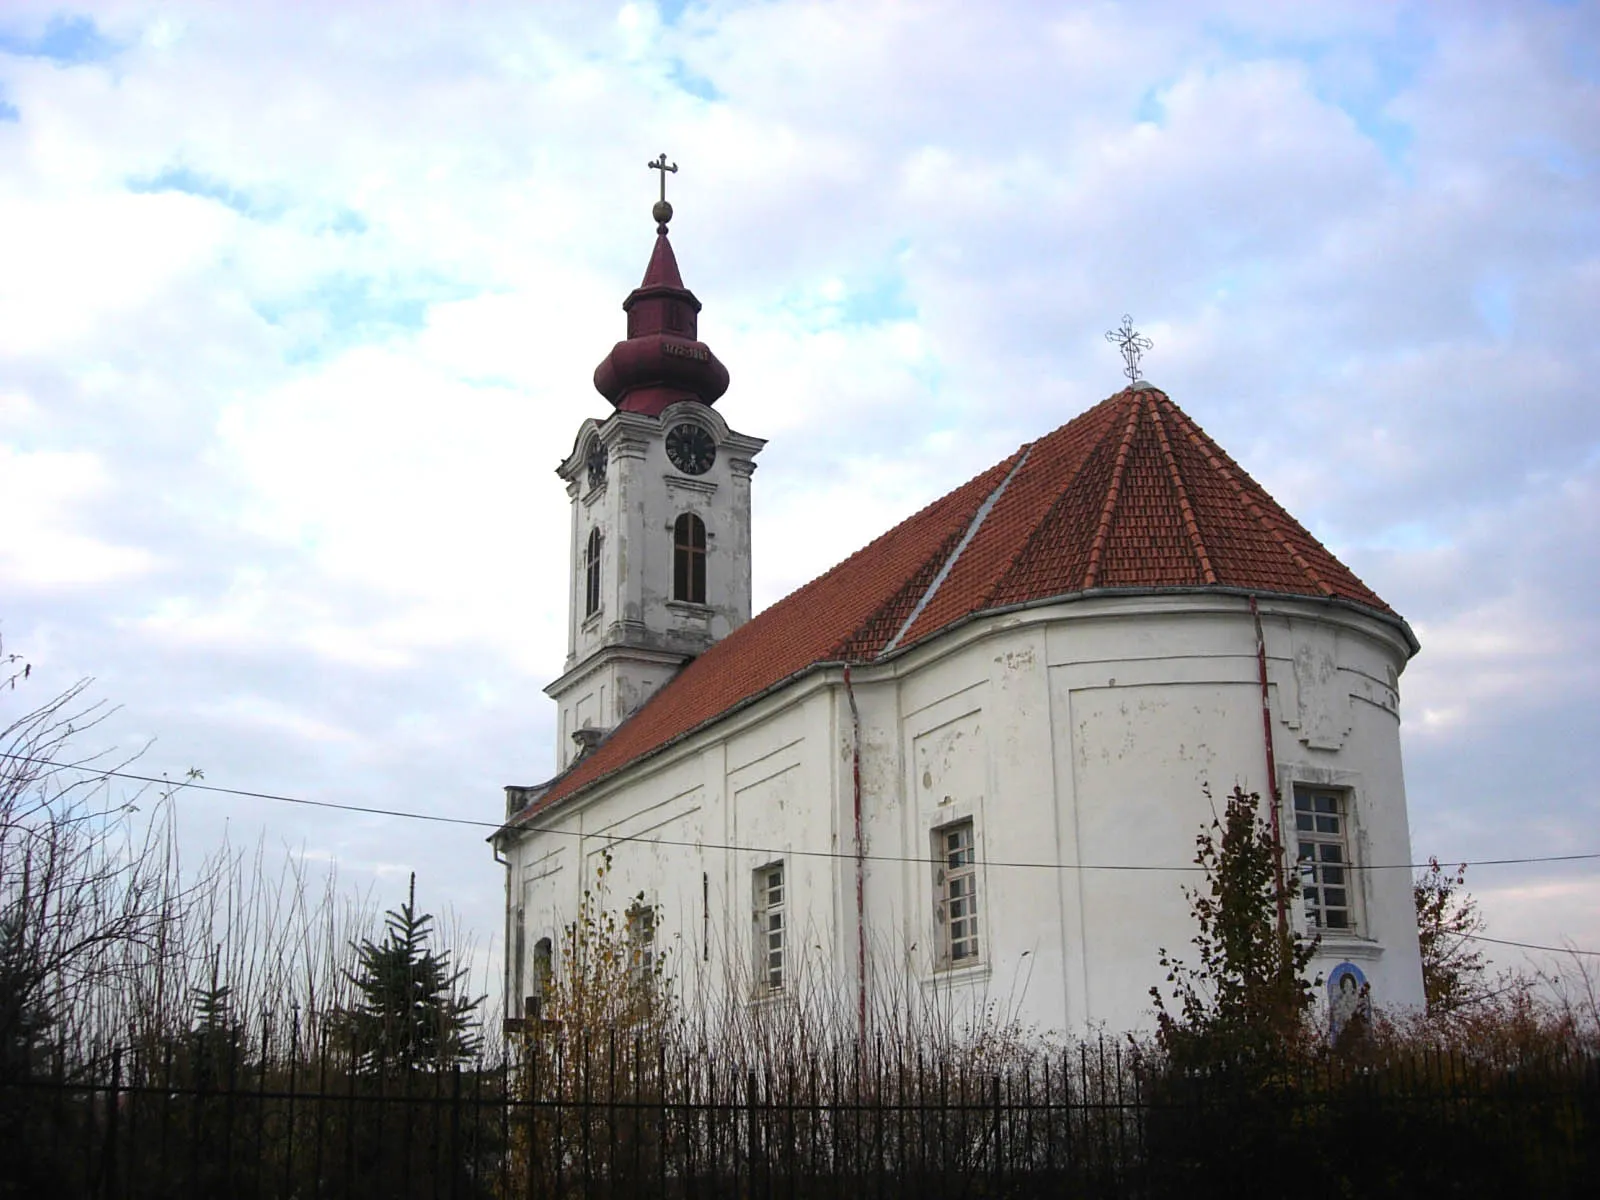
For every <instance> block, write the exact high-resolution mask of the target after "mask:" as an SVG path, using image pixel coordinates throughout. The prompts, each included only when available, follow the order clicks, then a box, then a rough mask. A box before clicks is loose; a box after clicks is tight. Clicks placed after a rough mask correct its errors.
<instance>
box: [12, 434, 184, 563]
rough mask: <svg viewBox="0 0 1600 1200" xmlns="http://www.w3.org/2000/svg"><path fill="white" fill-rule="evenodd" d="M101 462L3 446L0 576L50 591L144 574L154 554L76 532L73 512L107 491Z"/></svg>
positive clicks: (84, 455)
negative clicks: (22, 450) (26, 451)
mask: <svg viewBox="0 0 1600 1200" xmlns="http://www.w3.org/2000/svg"><path fill="white" fill-rule="evenodd" d="M107 482H108V481H107V473H106V469H105V465H104V464H103V463H102V462H101V461H100V460H99V459H98V458H96V457H95V456H94V455H92V454H88V453H83V452H66V453H63V452H51V451H41V452H38V453H32V454H29V453H25V452H21V451H18V450H13V449H11V448H9V447H7V446H5V445H3V444H0V513H3V514H5V515H4V518H3V519H0V576H4V577H5V578H6V579H8V580H9V581H10V582H11V584H12V586H17V587H23V586H25V587H34V588H46V589H53V588H59V587H74V586H83V585H88V584H102V583H110V582H113V581H116V580H121V579H126V578H128V577H130V576H134V575H139V574H142V573H143V572H145V571H148V570H149V569H150V568H151V567H152V566H153V565H154V563H155V556H154V555H152V554H151V553H149V552H148V551H146V550H144V549H142V548H140V547H136V546H119V545H115V544H113V543H111V542H109V541H106V540H103V539H101V538H98V537H96V536H94V535H93V534H90V533H87V532H83V531H81V529H80V527H79V522H78V520H77V519H76V513H75V511H74V510H75V509H76V508H78V507H79V506H81V505H82V504H83V503H84V502H85V501H86V500H89V499H90V498H92V497H94V496H97V495H99V494H101V493H103V492H104V491H105V489H106V487H107Z"/></svg>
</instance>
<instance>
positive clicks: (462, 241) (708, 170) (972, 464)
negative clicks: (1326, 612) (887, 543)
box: [0, 0, 1600, 964]
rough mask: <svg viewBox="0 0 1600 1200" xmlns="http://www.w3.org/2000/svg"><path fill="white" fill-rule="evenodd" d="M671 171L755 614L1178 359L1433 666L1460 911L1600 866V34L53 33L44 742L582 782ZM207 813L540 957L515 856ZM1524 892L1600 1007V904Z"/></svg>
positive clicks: (7, 102) (830, 28) (476, 841)
mask: <svg viewBox="0 0 1600 1200" xmlns="http://www.w3.org/2000/svg"><path fill="white" fill-rule="evenodd" d="M662 151H665V152H666V153H667V154H668V156H669V158H670V159H671V160H673V161H675V162H677V163H678V164H679V165H680V167H681V170H680V171H679V172H678V173H677V174H676V175H673V176H672V177H671V179H670V182H669V195H670V198H671V200H672V202H673V205H674V207H675V208H676V210H677V216H676V217H675V219H674V221H673V227H672V228H673V243H674V246H675V248H676V250H677V255H678V260H679V263H680V265H681V266H682V269H683V273H684V278H685V281H686V282H687V284H688V286H690V287H691V288H693V289H694V290H695V292H696V294H697V295H698V296H699V297H700V299H701V301H702V302H703V303H704V305H705V308H704V311H703V313H702V314H701V319H700V332H701V337H702V338H703V339H704V340H705V341H706V342H708V343H709V344H710V345H711V346H712V347H713V349H714V350H715V351H716V353H717V355H718V356H719V357H720V358H721V360H722V361H723V362H724V363H725V364H727V366H728V368H729V370H730V372H731V374H732V379H733V383H732V387H731V388H730V390H729V392H728V394H727V396H726V397H725V398H724V399H723V400H722V401H720V402H719V405H718V408H719V410H720V411H721V412H722V413H723V415H724V416H725V417H726V418H727V419H728V421H729V422H730V424H732V425H733V426H734V427H735V428H737V429H740V430H742V431H745V432H748V433H751V434H755V435H757V436H761V437H765V438H767V439H769V444H768V446H767V449H766V450H765V451H764V452H763V454H762V456H761V460H760V470H759V472H758V474H757V476H756V478H755V491H754V501H753V504H754V535H753V536H754V546H755V563H754V572H755V603H756V607H757V608H758V609H759V608H761V607H763V606H765V605H767V604H770V603H771V602H772V601H774V600H776V599H778V598H779V597H781V596H783V595H785V594H786V593H787V592H789V591H790V590H792V589H793V588H794V587H796V586H798V585H799V584H801V583H803V582H805V581H806V580H808V579H809V578H811V577H813V576H814V575H816V574H818V573H820V572H821V571H822V570H824V569H826V568H827V567H829V566H831V565H832V564H833V563H834V562H836V561H838V560H839V559H841V558H842V557H844V556H845V555H847V554H848V553H850V552H852V551H853V550H855V549H856V548H858V547H859V546H860V545H862V544H864V543H865V542H866V541H867V540H869V539H870V538H871V537H872V536H874V535H876V534H877V533H879V532H881V531H882V530H884V529H886V528H888V527H889V526H891V525H893V524H894V523H896V522H897V521H898V520H900V519H902V518H903V517H905V516H907V515H909V514H910V513H911V512H913V511H915V510H916V509H918V508H920V507H921V506H922V505H923V504H925V503H927V502H928V501H929V500H931V499H933V498H934V497H936V496H939V495H941V494H943V493H944V492H946V491H948V490H950V489H951V488H953V487H954V486H956V485H957V484H959V483H961V482H963V481H965V480H966V479H968V478H970V477H971V476H972V475H974V474H976V473H977V472H978V471H980V470H982V469H983V468H985V467H987V466H989V465H990V464H991V463H993V462H995V461H997V460H999V459H1000V458H1002V457H1003V456H1004V455H1006V454H1008V453H1010V452H1011V451H1012V450H1013V449H1014V448H1015V447H1016V446H1018V445H1019V444H1021V443H1023V442H1025V441H1029V440H1032V439H1034V438H1037V437H1039V436H1040V435H1042V434H1044V433H1046V432H1048V431H1049V430H1051V429H1054V428H1055V427H1057V426H1059V425H1060V424H1062V423H1063V422H1065V421H1066V420H1068V419H1070V418H1071V417H1072V416H1074V415H1076V414H1077V413H1079V412H1081V411H1083V410H1084V409H1086V408H1088V407H1089V406H1090V405H1092V404H1094V403H1096V402H1097V401H1099V400H1101V399H1103V398H1104V397H1105V396H1107V395H1109V394H1110V393H1112V392H1114V391H1116V390H1117V389H1118V388H1119V387H1120V386H1121V383H1122V380H1121V376H1120V370H1121V366H1122V363H1121V360H1120V359H1119V358H1118V357H1117V354H1116V351H1115V348H1114V347H1112V346H1109V345H1108V344H1107V343H1106V341H1105V339H1104V336H1103V335H1104V333H1105V331H1106V330H1108V329H1110V328H1111V327H1112V326H1114V325H1116V324H1117V323H1118V322H1119V321H1120V320H1121V317H1122V315H1123V314H1124V313H1130V314H1132V316H1133V318H1134V322H1135V324H1136V325H1137V326H1138V327H1139V329H1140V330H1142V331H1143V332H1144V333H1145V334H1147V335H1148V336H1149V337H1150V338H1151V340H1152V341H1153V343H1154V348H1153V349H1152V350H1151V351H1150V352H1149V353H1148V354H1147V355H1146V358H1145V362H1144V370H1143V374H1144V375H1145V377H1146V378H1148V379H1149V380H1150V381H1152V382H1153V383H1155V384H1156V385H1157V386H1159V387H1162V388H1163V389H1164V390H1166V391H1167V392H1168V393H1169V394H1170V395H1171V396H1172V397H1173V399H1174V400H1175V401H1176V402H1177V403H1178V404H1179V405H1181V406H1182V407H1183V408H1184V410H1185V411H1186V412H1187V413H1188V414H1189V415H1190V416H1191V417H1193V418H1194V419H1195V420H1196V421H1198V422H1199V423H1200V424H1201V425H1202V426H1203V427H1204V428H1205V429H1206V430H1207V431H1208V432H1209V433H1210V434H1211V435H1212V436H1213V437H1215V438H1216V439H1217V440H1218V441H1219V442H1220V443H1221V444H1222V445H1223V446H1224V447H1226V448H1227V449H1228V450H1229V452H1230V453H1231V454H1232V455H1233V456H1234V457H1235V458H1236V459H1237V460H1238V461H1239V462H1240V463H1241V464H1242V465H1243V466H1244V467H1245V468H1246V469H1247V470H1249V471H1250V472H1251V473H1252V474H1253V475H1254V476H1255V477H1256V478H1257V479H1258V480H1260V481H1261V482H1262V483H1263V484H1264V485H1265V486H1266V487H1267V489H1268V490H1269V491H1270V492H1271V493H1272V494H1273V495H1274V496H1276V497H1277V499H1278V500H1279V501H1280V502H1282V503H1283V504H1284V505H1285V506H1286V507H1287V508H1288V509H1289V511H1291V512H1292V513H1294V514H1295V515H1296V516H1297V517H1298V518H1299V519H1300V520H1301V521H1302V523H1304V524H1305V525H1306V526H1307V527H1308V528H1310V529H1311V530H1312V531H1313V532H1314V533H1315V534H1316V535H1317V536H1318V537H1319V538H1321V539H1322V540H1323V541H1324V542H1325V543H1326V544H1328V545H1329V546H1330V548H1332V549H1333V550H1334V552H1335V553H1336V554H1338V555H1339V556H1340V558H1342V559H1343V561H1345V562H1346V563H1347V564H1349V565H1350V566H1351V567H1352V568H1353V569H1354V570H1355V571H1356V572H1357V573H1358V574H1359V575H1360V576H1361V577H1362V578H1363V579H1364V580H1365V581H1366V582H1367V583H1368V584H1369V585H1370V586H1372V587H1373V588H1374V590H1376V591H1377V593H1378V594H1379V595H1381V596H1382V597H1384V599H1385V600H1387V601H1388V602H1389V603H1390V604H1391V605H1392V606H1393V607H1394V608H1395V609H1397V610H1398V611H1399V612H1400V613H1402V614H1403V615H1404V616H1405V617H1406V618H1407V619H1408V620H1409V621H1410V623H1411V625H1412V627H1413V629H1414V630H1415V631H1416V633H1417V635H1418V637H1419V639H1420V641H1421V643H1422V652H1421V654H1420V655H1418V656H1417V657H1416V658H1415V659H1414V660H1413V661H1412V662H1411V664H1410V665H1409V667H1408V668H1407V670H1406V671H1405V674H1404V676H1403V677H1402V680H1401V695H1402V713H1403V729H1402V737H1403V746H1404V753H1405V763H1406V784H1407V791H1408V796H1409V806H1410V822H1411V831H1412V845H1413V851H1414V855H1415V856H1416V857H1417V858H1418V859H1422V858H1425V857H1427V856H1428V855H1430V854H1435V855H1438V856H1439V857H1440V858H1442V859H1445V860H1447V861H1450V862H1456V861H1461V860H1476V859H1485V858H1506V857H1523V856H1541V855H1559V854H1571V853H1577V852H1584V851H1591V852H1593V851H1600V801H1597V799H1596V797H1597V794H1600V793H1597V791H1596V788H1595V787H1594V786H1592V781H1594V780H1596V779H1597V778H1600V703H1597V701H1600V681H1597V677H1600V672H1597V669H1596V668H1597V666H1600V587H1597V584H1600V404H1597V403H1596V397H1595V395H1594V385H1593V383H1592V381H1593V380H1594V379H1596V378H1597V377H1600V371H1597V367H1600V362H1597V360H1600V349H1597V347H1600V338H1597V336H1596V317H1597V314H1600V176H1597V169H1600V6H1597V5H1596V4H1595V3H1545V2H1539V0H1529V2H1525V3H1504V4H1474V3H1451V4H1407V3H1364V2H1361V0H1338V2H1337V3H1327V4H1319V3H1300V4H1294V5H1284V4H1280V3H1276V2H1268V0H1219V2H1217V3H1209V4H1208V3H1196V2H1193V0H1183V2H1181V3H1171V4H1163V3H1149V4H1132V3H1129V4H1111V3H1098V4H1082V5H1071V4H1026V3H988V4H982V5H974V4H971V3H955V2H951V3H941V2H935V0H926V2H923V3H917V4H905V3H887V2H884V0H849V2H848V3H795V2H792V0H772V2H769V3H758V4H733V3H720V2H711V3H692V2H691V3H663V4H660V5H652V4H648V3H630V4H625V5H621V6H616V5H609V4H603V3H592V2H591V3H573V4H561V3H553V2H550V3H544V2H541V3H533V4H530V3H527V2H526V0H522V2H520V3H508V4H500V3H493V2H483V3H474V4H471V5H445V4H434V5H428V4H419V3H407V2H403V0H402V2H396V0H384V2H382V3H354V2H342V0H341V2H337V3H335V2H333V0H330V2H329V3H324V4H317V5H286V4H281V3H272V4H267V3H243V2H241V3H230V4H226V5H218V4H183V3H147V2H142V0H126V2H124V0H107V2H106V3H103V4H90V5H84V6H78V7H58V6H55V5H52V4H35V3H32V2H30V0H0V638H3V639H4V648H5V650H6V651H8V652H12V653H18V654H21V655H22V656H24V657H25V658H26V659H27V660H28V662H29V663H30V664H31V665H32V667H33V672H32V676H31V678H30V679H29V681H28V683H27V688H29V689H32V690H31V691H27V692H26V695H23V694H21V693H18V694H11V693H8V694H6V695H4V696H3V697H0V724H3V723H4V718H6V717H7V716H9V715H11V714H13V713H15V712H16V711H18V706H19V705H20V704H22V703H23V702H24V700H29V699H31V700H37V699H41V698H43V697H45V696H47V695H49V694H50V693H51V692H52V691H53V690H58V689H60V688H62V687H65V686H67V685H68V684H70V683H71V682H73V681H74V680H77V679H79V678H82V677H93V679H94V681H95V682H94V685H93V688H94V694H95V695H96V696H98V697H100V698H103V699H104V700H105V701H106V702H107V703H108V704H110V705H115V706H117V707H116V711H115V712H114V713H113V714H111V716H110V717H109V718H108V719H107V720H106V721H105V722H104V723H102V724H101V725H100V726H99V727H97V728H96V729H95V730H93V731H91V733H89V734H86V735H83V736H84V737H86V738H93V739H97V740H95V741H94V742H93V743H92V744H88V745H85V746H84V747H83V748H84V750H85V751H89V750H97V749H103V748H106V747H115V748H117V750H118V751H119V752H127V751H131V750H135V749H138V748H140V747H146V748H145V749H144V750H143V754H142V757H141V758H140V759H139V760H138V765H137V767H136V768H134V769H136V770H138V771H141V772H144V773H148V774H151V775H155V776H161V775H167V776H169V777H172V778H178V777H181V776H183V775H184V773H185V772H186V771H188V770H189V769H190V768H192V767H193V768H199V769H201V770H203V771H204V773H205V782H207V783H209V784H212V785H216V786H220V787H227V788H235V789H241V790H247V791H258V792H270V793H276V794H285V795H291V796H298V797H306V798H313V799H319V800H325V801H332V802H335V803H343V804H350V805H358V806H373V807H382V808H396V809H405V810H411V811H417V812H426V813H432V814H440V815H449V816H456V817H464V818H469V819H474V820H483V821H494V820H496V819H498V818H499V817H500V816H501V815H502V814H503V797H502V793H501V791H500V789H501V787H502V786H503V785H505V784H508V783H518V784H527V783H535V782H538V781H540V780H542V779H544V778H546V777H548V775H549V774H550V773H551V770H552V762H553V743H554V706H553V704H552V703H551V702H550V701H549V700H548V699H547V698H546V697H545V696H544V695H543V693H542V691H541V688H542V687H543V686H544V685H545V684H546V683H547V682H549V680H550V679H552V678H553V677H554V676H555V675H556V674H557V673H558V672H559V671H560V669H561V667H562V659H563V655H564V653H565V621H566V608H565V605H566V587H565V582H566V573H567V570H568V564H567V561H566V560H567V536H568V513H567V498H566V495H565V492H564V490H563V487H562V485H561V483H560V481H559V480H558V479H557V478H556V476H555V473H554V468H555V466H556V464H557V463H558V462H559V461H560V460H561V459H562V458H563V457H564V456H565V455H566V454H567V453H568V452H569V450H570V449H571V446H572V440H573V437H574V434H575V433H576V431H577V428H578V425H579V422H580V421H581V420H582V419H583V418H585V417H588V416H601V417H603V416H604V415H605V413H606V412H607V411H608V409H607V406H606V404H605V401H604V400H603V399H602V398H601V397H600V396H599V395H598V394H597V393H596V392H595V391H594V389H593V386H592V383H591V374H592V372H593V369H594V367H595V365H596V364H597V363H598V362H599V361H600V359H601V358H602V357H603V356H604V355H605V353H606V352H607V350H608V349H609V348H610V346H611V344H612V343H613V342H614V341H616V340H617V339H618V338H620V337H622V336H623V334H624V326H623V317H622V313H621V311H620V304H621V301H622V299H623V298H624V297H625V296H626V295H627V293H628V291H629V290H630V289H631V288H632V287H634V286H635V285H636V284H637V282H638V279H639V277H640V275H641V274H642V272H643V269H644V265H645V262H646V259H647V257H648V255H649V251H650V247H651V242H652V238H653V230H652V227H651V222H650V219H649V209H650V205H651V203H652V202H653V201H654V199H655V193H656V187H657V177H656V175H655V173H654V172H650V171H648V170H647V169H646V167H645V164H646V162H647V161H648V160H649V159H650V158H653V157H654V156H655V155H656V154H657V153H659V152H662ZM780 548H781V549H780ZM24 690H25V691H26V689H24ZM177 805H178V810H179V821H180V828H181V831H182V837H183V839H184V842H185V844H186V845H187V846H192V847H195V848H198V849H199V850H204V849H205V848H207V847H209V846H212V845H215V844H216V843H217V842H218V841H219V840H220V839H221V838H222V837H224V836H226V837H227V838H229V839H230V840H231V841H233V842H236V843H252V842H255V841H256V840H258V839H261V840H263V841H264V842H265V844H266V845H267V846H268V847H269V848H270V849H271V850H272V851H273V852H274V853H276V852H278V851H279V849H280V848H281V849H282V850H283V852H285V853H295V854H301V855H304V856H305V857H306V858H307V859H308V860H309V861H312V862H314V863H317V862H326V861H335V862H337V864H338V868H339V871H340V875H341V878H342V879H344V880H345V881H346V882H347V883H348V884H349V885H350V886H352V887H357V888H368V889H372V894H373V895H375V896H376V898H377V899H378V900H379V901H380V907H387V906H388V905H389V904H391V903H396V902H398V901H399V900H400V899H401V898H402V896H403V893H404V888H405V878H406V875H407V874H408V873H409V872H411V871H413V870H414V871H416V872H417V875H418V900H419V902H420V903H421V905H422V906H423V907H425V908H432V909H435V910H438V909H442V908H445V907H447V906H448V907H449V908H450V909H451V910H452V911H453V912H454V913H455V914H456V916H457V918H458V919H459V920H460V921H461V923H462V924H463V925H465V926H467V927H469V928H471V929H473V930H476V931H477V934H478V938H479V943H480V944H479V947H478V954H479V957H480V960H481V961H482V962H488V961H490V959H491V958H492V956H493V955H494V954H495V953H497V952H498V951H497V948H496V947H495V946H494V945H493V941H494V939H495V938H496V936H497V933H498V929H499V927H500V922H501V906H502V903H503V900H502V896H503V892H502V888H503V875H502V871H501V868H500V867H498V866H496V865H495V863H494V862H493V860H492V858H491V855H490V851H489V847H488V846H487V845H486V844H485V843H484V841H483V837H484V834H485V833H486V832H487V831H486V830H483V829H475V828H472V827H466V826H449V825H439V824H423V823H417V822H409V821H404V820H399V819H395V818H385V817H378V816H372V815H361V814H355V813H343V812H338V811H331V810H321V809H309V808H304V807H295V806H289V805H284V804H281V803H275V802H270V801H262V800H251V799H248V798H242V797H230V796H226V795H222V794H217V793H202V792H191V793H185V794H183V795H181V796H180V798H179V799H178V801H177ZM1468 882H1469V886H1470V888H1471V890H1472V891H1473V892H1474V894H1475V895H1476V896H1477V898H1478V900H1479V902H1480V905H1481V908H1482V910H1483V912H1484V915H1485V916H1486V917H1487V918H1488V920H1489V922H1490V929H1489V932H1490V934H1491V935H1493V936H1496V937H1500V938H1504V939H1510V940H1521V941H1528V942H1534V943H1540V944H1546V945H1561V944H1571V945H1575V946H1578V947H1585V948H1590V949H1597V950H1600V863H1597V862H1596V861H1593V860H1591V861H1588V862H1578V863H1566V864H1560V863H1544V864H1525V865H1513V866H1499V867H1489V866H1484V867H1474V868H1472V869H1470V870H1469V872H1468ZM1491 949H1492V950H1493V953H1494V956H1495V958H1496V960H1497V961H1500V962H1504V963H1507V964H1512V963H1521V962H1523V961H1524V957H1523V953H1522V952H1520V951H1516V950H1513V949H1510V948H1507V947H1492V948H1491ZM1532 961H1535V962H1546V961H1548V956H1540V955H1534V956H1533V959H1532Z"/></svg>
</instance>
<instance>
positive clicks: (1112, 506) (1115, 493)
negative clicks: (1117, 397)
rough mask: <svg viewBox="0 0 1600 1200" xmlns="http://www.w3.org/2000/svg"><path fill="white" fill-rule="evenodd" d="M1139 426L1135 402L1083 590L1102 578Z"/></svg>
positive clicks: (1120, 449)
mask: <svg viewBox="0 0 1600 1200" xmlns="http://www.w3.org/2000/svg"><path fill="white" fill-rule="evenodd" d="M1138 428H1139V405H1138V404H1137V403H1135V404H1134V405H1133V407H1132V409H1131V410H1130V411H1129V413H1128V427H1127V428H1126V429H1124V430H1123V431H1122V442H1121V444H1120V445H1119V446H1118V447H1117V459H1116V462H1115V464H1113V466H1112V468H1111V485H1110V486H1109V487H1108V488H1106V498H1105V503H1104V504H1102V505H1101V506H1100V521H1099V524H1097V525H1096V526H1095V531H1094V541H1092V542H1091V543H1089V565H1088V567H1087V568H1086V569H1085V571H1084V573H1083V590H1084V591H1086V592H1087V591H1089V590H1090V589H1092V588H1093V587H1094V585H1095V583H1096V581H1097V580H1098V579H1099V578H1100V555H1101V554H1102V553H1103V552H1104V551H1105V548H1106V538H1107V537H1108V536H1109V535H1110V533H1111V518H1112V517H1114V516H1115V515H1116V511H1117V500H1118V498H1119V497H1120V496H1121V494H1122V475H1123V472H1124V471H1126V470H1127V468H1128V452H1129V451H1130V450H1131V449H1132V448H1133V434H1134V431H1135V430H1136V429H1138Z"/></svg>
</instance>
